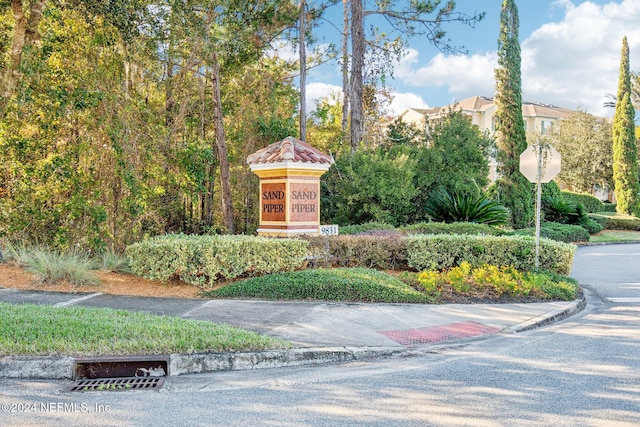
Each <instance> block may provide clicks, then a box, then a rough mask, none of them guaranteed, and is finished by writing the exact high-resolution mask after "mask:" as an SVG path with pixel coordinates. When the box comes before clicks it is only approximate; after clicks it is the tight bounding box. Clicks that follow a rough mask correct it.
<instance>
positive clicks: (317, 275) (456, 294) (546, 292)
mask: <svg viewBox="0 0 640 427" xmlns="http://www.w3.org/2000/svg"><path fill="white" fill-rule="evenodd" d="M456 270H458V269H456ZM457 273H458V272H457V271H456V272H454V273H453V274H457ZM434 274H436V275H437V276H438V277H437V278H435V282H437V286H424V285H421V284H420V280H418V273H410V272H405V273H402V274H399V275H398V276H397V277H396V276H392V275H390V274H387V273H384V272H381V271H377V270H372V269H367V268H330V269H322V268H320V269H315V270H302V271H295V272H288V273H278V274H272V275H267V276H261V277H254V278H252V279H247V280H243V281H240V282H236V283H233V284H230V285H227V286H225V287H222V288H219V289H216V290H212V291H207V292H205V296H207V297H209V298H259V299H267V300H327V301H353V302H358V301H359V302H384V303H439V302H456V301H457V302H473V300H474V299H476V298H480V299H481V300H482V302H492V301H493V302H513V301H522V300H523V299H526V298H527V297H529V296H530V297H531V298H537V300H554V299H562V300H571V299H573V298H575V296H576V294H577V292H578V286H577V284H576V283H575V281H574V280H573V279H570V278H568V277H564V276H558V275H549V274H534V273H532V274H531V275H528V276H526V278H525V276H524V275H522V277H518V278H515V277H514V276H509V275H505V274H504V273H502V272H501V270H499V269H496V271H495V272H490V273H487V274H486V275H485V276H486V277H484V278H483V282H485V283H482V284H478V283H474V278H473V277H471V276H470V275H465V277H462V276H460V277H459V278H458V280H454V281H453V282H464V283H463V284H464V286H456V283H452V282H451V281H448V280H447V278H448V277H450V276H451V274H452V273H451V272H450V273H447V272H444V273H434ZM524 279H526V283H525V282H524V281H523V280H524ZM490 282H495V283H494V284H493V285H491V286H488V284H489V283H490ZM503 282H505V283H503ZM494 285H495V286H494ZM496 289H497V290H496ZM443 295H446V298H445V299H443V298H441V297H442V296H443Z"/></svg>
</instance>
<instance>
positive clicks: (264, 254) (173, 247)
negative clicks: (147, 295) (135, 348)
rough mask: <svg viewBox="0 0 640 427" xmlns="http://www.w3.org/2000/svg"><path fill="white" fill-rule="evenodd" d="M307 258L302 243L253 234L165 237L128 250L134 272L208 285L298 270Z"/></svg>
mask: <svg viewBox="0 0 640 427" xmlns="http://www.w3.org/2000/svg"><path fill="white" fill-rule="evenodd" d="M306 254H307V242H305V241H304V240H299V239H269V238H266V237H255V236H186V235H165V236H158V237H154V238H151V239H147V240H144V241H142V242H139V243H134V244H133V245H130V246H128V247H127V256H128V257H129V259H130V261H131V269H132V271H133V272H134V273H135V274H138V275H140V276H142V277H146V278H148V279H157V280H165V281H166V280H169V279H171V278H173V277H176V278H179V279H181V280H182V281H184V282H186V283H191V284H194V285H205V286H206V285H211V284H213V283H214V282H215V281H216V280H218V279H231V278H235V277H238V276H241V275H249V276H254V275H260V274H269V273H274V272H278V271H289V270H294V269H296V268H300V267H301V266H302V265H303V262H304V258H305V256H306Z"/></svg>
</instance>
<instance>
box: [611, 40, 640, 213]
mask: <svg viewBox="0 0 640 427" xmlns="http://www.w3.org/2000/svg"><path fill="white" fill-rule="evenodd" d="M617 99H618V102H617V104H616V112H615V114H614V116H613V180H614V183H615V193H616V198H617V201H618V203H617V210H618V212H620V213H625V214H635V215H640V183H639V182H638V146H637V144H636V137H635V122H634V117H635V111H634V109H633V106H632V105H631V74H630V70H629V44H628V43H627V38H626V37H624V38H623V39H622V52H621V58H620V76H619V80H618V97H617Z"/></svg>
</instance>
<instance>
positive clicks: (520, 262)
mask: <svg viewBox="0 0 640 427" xmlns="http://www.w3.org/2000/svg"><path fill="white" fill-rule="evenodd" d="M578 228H580V227H578ZM582 230H583V231H584V229H582ZM307 239H308V241H309V253H310V257H311V259H313V260H314V262H315V263H317V264H318V265H321V266H331V265H339V266H347V267H369V268H380V269H387V270H391V269H397V268H406V267H409V268H412V269H415V270H417V271H420V270H425V269H434V268H435V269H444V268H450V267H455V266H456V265H459V263H460V262H462V261H464V260H467V261H469V262H470V263H471V264H472V265H473V266H479V265H482V264H493V265H497V266H512V267H515V268H519V269H522V270H527V271H529V270H533V269H534V267H535V240H534V239H533V238H531V237H527V236H470V235H466V236H465V235H445V234H437V235H414V236H402V235H391V236H334V237H308V238H307ZM574 252H575V246H574V245H569V244H565V243H561V242H554V241H551V240H548V239H541V244H540V266H541V268H542V269H543V270H547V271H552V272H556V273H559V274H568V273H569V272H570V271H571V263H572V262H573V254H574Z"/></svg>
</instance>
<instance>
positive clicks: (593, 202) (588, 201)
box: [562, 191, 604, 213]
mask: <svg viewBox="0 0 640 427" xmlns="http://www.w3.org/2000/svg"><path fill="white" fill-rule="evenodd" d="M562 197H564V199H565V200H568V201H570V202H572V203H575V204H578V203H579V204H581V205H582V206H583V207H584V209H585V211H587V212H588V213H596V212H602V211H604V203H602V202H601V201H600V199H598V198H597V197H595V196H592V195H591V194H585V193H574V192H571V191H563V192H562Z"/></svg>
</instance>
